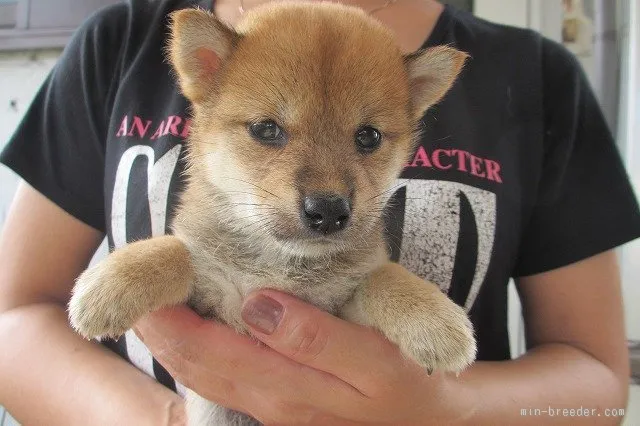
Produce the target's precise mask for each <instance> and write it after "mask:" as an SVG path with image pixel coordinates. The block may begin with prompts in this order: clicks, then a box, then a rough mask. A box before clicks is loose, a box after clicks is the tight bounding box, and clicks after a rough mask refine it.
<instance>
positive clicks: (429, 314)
mask: <svg viewBox="0 0 640 426" xmlns="http://www.w3.org/2000/svg"><path fill="white" fill-rule="evenodd" d="M435 305H436V306H434V305H433V304H432V303H429V304H416V305H415V306H412V307H411V308H410V309H409V310H408V311H406V312H404V313H402V314H401V315H398V317H397V318H396V319H395V320H394V321H393V324H390V327H389V328H387V329H384V330H382V331H383V333H384V334H385V335H386V336H387V338H388V339H390V340H391V341H393V342H394V343H396V344H397V345H398V346H399V347H400V349H401V350H402V352H403V353H404V354H405V355H407V356H408V357H410V358H412V359H414V360H415V361H417V362H418V363H419V364H420V365H422V366H423V367H424V368H425V369H426V370H427V371H429V372H431V371H433V370H442V371H447V372H454V373H459V372H461V371H462V370H464V369H465V368H466V367H468V366H469V365H470V364H471V363H472V362H473V361H474V359H475V355H476V341H475V338H474V336H473V326H472V324H471V321H469V318H468V317H467V315H466V313H465V312H464V310H463V309H462V308H461V307H459V306H458V305H456V304H455V303H453V302H452V301H450V300H449V299H446V298H445V299H444V300H442V301H439V303H436V304H435Z"/></svg>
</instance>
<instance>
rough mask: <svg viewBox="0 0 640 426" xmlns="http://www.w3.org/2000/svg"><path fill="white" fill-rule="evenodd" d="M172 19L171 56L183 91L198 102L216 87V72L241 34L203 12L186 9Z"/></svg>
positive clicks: (176, 13)
mask: <svg viewBox="0 0 640 426" xmlns="http://www.w3.org/2000/svg"><path fill="white" fill-rule="evenodd" d="M170 18H171V25H170V28H171V37H170V39H169V44H168V46H167V48H168V56H169V59H170V61H171V64H172V65H173V68H174V69H175V70H176V72H177V74H178V80H179V83H180V88H181V89H182V92H183V93H184V95H185V96H186V97H187V98H188V99H189V100H190V101H192V102H194V103H198V102H200V101H201V100H203V99H204V98H205V97H206V95H207V93H209V92H210V91H211V89H212V88H213V84H214V81H215V75H216V72H217V71H218V69H219V68H220V65H221V64H222V62H224V60H225V59H227V58H228V57H229V55H231V52H232V50H233V48H234V46H235V44H236V43H237V41H238V39H239V38H240V35H239V34H238V33H236V32H235V31H234V30H233V29H231V28H229V27H228V26H226V25H225V24H223V23H222V22H220V21H219V20H218V19H217V18H216V17H215V16H214V15H212V14H211V13H209V12H206V11H204V10H199V9H183V10H179V11H177V12H173V13H172V14H171V15H170Z"/></svg>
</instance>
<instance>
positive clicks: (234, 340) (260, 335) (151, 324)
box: [137, 290, 468, 425]
mask: <svg viewBox="0 0 640 426" xmlns="http://www.w3.org/2000/svg"><path fill="white" fill-rule="evenodd" d="M242 316H243V319H244V320H245V322H246V323H247V326H248V328H249V330H250V332H251V334H252V335H253V336H254V337H255V338H256V339H258V340H259V341H260V342H262V343H264V344H259V343H258V342H256V341H255V340H253V339H250V338H248V337H246V336H242V335H240V334H238V333H236V332H235V331H234V330H232V329H231V328H229V327H226V326H224V325H221V324H219V323H215V322H212V321H206V320H203V319H202V318H200V317H199V316H197V315H196V314H195V313H193V312H192V311H191V310H189V309H188V308H185V307H175V308H168V309H163V310H161V311H158V312H156V313H153V314H150V315H148V316H147V317H145V318H144V319H143V320H141V321H140V322H139V323H138V324H137V330H138V333H139V335H141V338H142V339H143V340H144V342H145V344H146V345H147V346H148V347H149V349H150V350H151V351H152V352H153V354H154V355H155V357H156V358H157V359H158V360H159V361H160V362H161V363H162V364H163V366H165V368H167V370H168V371H169V372H170V373H171V374H172V375H173V376H174V377H175V378H176V380H178V381H179V382H180V383H183V384H184V385H185V386H187V387H188V388H190V389H192V390H193V391H195V392H196V393H198V394H199V395H201V396H202V397H204V398H206V399H208V400H211V401H214V402H216V403H218V404H220V405H223V406H226V407H228V408H231V409H234V410H237V411H242V412H245V413H247V414H250V415H251V416H253V417H255V418H256V419H258V420H259V421H261V422H262V423H264V424H279V425H288V424H291V425H293V424H295V425H301V424H317V425H326V424H331V425H354V424H370V423H378V424H393V425H402V424H407V425H409V424H411V425H413V424H452V423H455V421H456V418H458V417H462V416H463V415H464V414H465V404H466V402H465V401H468V392H467V390H466V389H465V388H464V387H463V386H462V384H460V383H458V382H457V381H456V380H455V377H451V376H449V375H445V374H443V373H440V372H435V373H434V374H433V375H431V376H428V375H427V374H426V372H425V371H424V370H423V369H422V368H420V367H419V366H418V365H417V364H415V363H414V362H413V361H411V360H409V359H407V358H405V357H404V356H403V355H402V354H401V352H400V351H399V349H398V348H397V347H396V346H395V345H393V344H392V343H390V342H389V341H388V340H386V339H385V338H384V337H382V336H381V335H380V334H379V333H378V332H376V331H374V330H373V329H370V328H367V327H362V326H358V325H355V324H352V323H348V322H346V321H343V320H341V319H338V318H336V317H334V316H332V315H329V314H328V313H326V312H323V311H321V310H319V309H317V308H315V307H314V306H311V305H309V304H306V303H304V302H301V301H300V300H298V299H296V298H294V297H292V296H289V295H287V294H283V293H280V292H276V291H272V290H264V291H260V292H256V293H254V294H251V295H250V296H249V297H247V300H246V301H245V303H244V305H243V312H242Z"/></svg>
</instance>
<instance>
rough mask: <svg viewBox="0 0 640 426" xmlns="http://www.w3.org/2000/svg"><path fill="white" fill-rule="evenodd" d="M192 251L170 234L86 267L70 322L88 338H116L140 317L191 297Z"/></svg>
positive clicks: (71, 306)
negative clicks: (190, 254)
mask: <svg viewBox="0 0 640 426" xmlns="http://www.w3.org/2000/svg"><path fill="white" fill-rule="evenodd" d="M194 277H195V275H194V271H193V267H192V265H191V259H190V257H189V251H188V250H187V248H186V246H185V245H184V244H183V243H182V241H180V240H179V239H178V238H176V237H174V236H170V235H166V236H162V237H155V238H151V239H148V240H143V241H138V242H135V243H131V244H128V245H127V246H125V247H123V248H120V249H118V250H116V251H114V252H113V253H111V254H110V255H109V256H107V258H106V259H104V260H103V261H102V262H100V263H99V264H98V265H97V266H95V267H94V268H91V269H89V270H87V271H85V272H84V273H83V274H82V275H80V277H79V278H78V280H77V281H76V285H75V287H74V289H73V295H72V297H71V301H70V303H69V318H70V322H71V325H72V326H73V327H74V328H75V329H76V330H77V331H78V333H80V334H82V335H83V336H84V337H87V338H92V337H99V336H109V337H118V336H121V335H122V334H123V333H124V332H125V331H127V330H128V329H129V328H131V326H132V325H133V324H134V323H135V322H136V321H138V320H139V319H140V318H141V317H142V316H144V315H146V314H148V313H150V312H152V311H155V310H156V309H159V308H161V307H163V306H170V305H175V304H178V303H184V302H185V301H186V300H187V299H188V298H189V292H190V288H191V284H192V283H193V280H194Z"/></svg>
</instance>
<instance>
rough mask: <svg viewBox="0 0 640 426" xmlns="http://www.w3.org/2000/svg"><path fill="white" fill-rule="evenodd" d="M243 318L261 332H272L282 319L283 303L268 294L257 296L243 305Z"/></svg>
mask: <svg viewBox="0 0 640 426" xmlns="http://www.w3.org/2000/svg"><path fill="white" fill-rule="evenodd" d="M242 319H243V320H244V322H246V323H247V324H248V325H249V326H251V327H252V328H255V329H256V330H258V331H259V332H261V333H264V334H271V333H273V332H274V331H275V329H276V327H277V326H278V324H279V323H280V320H281V319H282V305H281V304H280V303H278V302H277V301H275V300H273V299H271V298H270V297H266V296H262V295H260V296H256V297H254V298H252V299H251V300H249V301H248V302H246V303H245V304H244V306H243V307H242Z"/></svg>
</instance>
